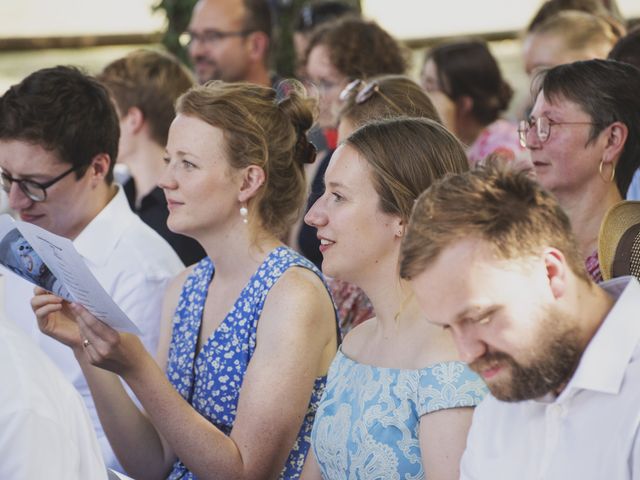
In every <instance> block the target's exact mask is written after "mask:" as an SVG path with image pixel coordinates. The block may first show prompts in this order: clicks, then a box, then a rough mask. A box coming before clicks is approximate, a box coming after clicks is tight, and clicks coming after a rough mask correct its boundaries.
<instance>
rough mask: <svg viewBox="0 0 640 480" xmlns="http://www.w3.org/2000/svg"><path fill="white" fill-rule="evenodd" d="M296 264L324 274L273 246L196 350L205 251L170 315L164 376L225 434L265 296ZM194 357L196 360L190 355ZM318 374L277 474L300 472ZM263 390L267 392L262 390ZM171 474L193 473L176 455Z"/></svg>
mask: <svg viewBox="0 0 640 480" xmlns="http://www.w3.org/2000/svg"><path fill="white" fill-rule="evenodd" d="M295 266H300V267H304V268H308V269H309V270H312V271H313V272H315V273H316V274H317V275H318V276H319V277H320V278H322V274H321V273H320V272H319V271H318V269H317V268H316V267H315V266H314V265H313V264H312V263H311V262H310V261H309V260H307V259H306V258H304V257H302V256H301V255H299V254H298V253H296V252H294V251H293V250H291V249H289V248H286V247H278V248H276V249H274V250H273V251H271V253H269V255H268V256H267V258H266V259H265V261H264V262H263V263H262V265H260V267H259V268H258V270H257V271H256V273H254V274H253V276H252V277H251V279H250V280H249V282H248V283H247V285H246V286H245V288H244V289H243V290H242V292H241V293H240V296H239V297H238V299H237V300H236V303H235V305H234V306H233V308H232V309H231V311H230V312H229V313H228V314H227V316H226V317H225V319H224V320H223V321H222V323H221V324H220V326H219V327H218V328H217V329H216V330H215V331H214V332H213V333H212V334H211V336H210V337H209V339H208V340H207V341H206V342H204V343H203V345H202V348H201V349H200V351H199V352H198V354H197V355H196V344H197V341H198V336H199V333H200V325H201V323H202V311H203V310H204V303H205V300H206V298H207V291H208V288H209V284H210V283H211V280H212V279H213V275H214V266H213V263H212V262H211V260H210V259H209V258H208V257H206V258H204V259H202V260H201V261H200V262H198V264H197V265H196V267H195V269H194V271H193V272H192V274H191V275H190V276H189V277H188V278H187V280H186V281H185V283H184V286H183V287H182V293H181V295H180V300H179V301H178V307H177V308H176V313H175V315H174V318H173V332H172V337H171V345H170V347H169V357H168V362H167V377H168V378H169V381H170V382H171V384H172V385H173V386H174V387H175V388H176V390H178V392H179V393H180V395H182V397H183V398H184V399H185V400H187V401H188V402H189V403H190V404H191V405H192V406H193V408H195V409H196V410H197V411H198V412H199V413H200V414H201V415H203V416H204V417H205V418H207V419H208V420H209V421H210V422H211V423H213V424H214V425H215V426H216V427H218V428H219V429H220V430H221V431H222V432H224V433H225V434H226V435H229V433H230V432H231V429H232V428H233V422H234V420H235V418H236V408H237V405H238V398H239V396H240V388H241V386H242V380H243V379H244V375H245V372H246V370H247V366H248V364H249V361H250V360H251V357H252V355H253V352H254V351H255V348H256V329H257V325H258V319H259V318H260V314H261V313H262V307H263V306H264V302H265V299H266V297H267V294H268V293H269V290H270V289H271V287H272V286H273V284H274V283H275V282H276V281H277V280H278V278H280V276H282V274H283V273H284V272H285V271H286V270H287V269H289V268H291V267H295ZM194 359H195V360H194ZM326 378H327V377H326V376H324V377H319V378H317V379H316V381H315V384H314V387H313V392H312V395H311V400H310V402H309V408H308V410H307V415H306V417H305V419H304V422H303V424H302V427H301V429H300V432H299V433H298V438H297V440H296V443H295V445H294V447H293V449H292V450H291V453H290V455H289V458H288V459H287V463H286V465H285V468H284V470H283V471H282V473H281V475H280V478H283V479H295V478H299V476H300V472H301V471H302V466H303V465H304V460H305V457H306V455H307V451H308V449H309V442H310V432H311V426H312V425H313V418H314V416H315V412H316V410H317V407H318V403H319V400H320V397H321V395H322V392H323V391H324V386H325V382H326ZM265 393H266V392H265ZM168 478H169V479H170V480H177V479H195V478H196V477H195V476H194V475H193V474H192V473H191V472H189V471H188V470H187V468H186V467H185V466H184V464H183V463H182V462H180V460H177V461H176V463H175V464H174V465H173V470H172V471H171V474H170V475H169V477H168Z"/></svg>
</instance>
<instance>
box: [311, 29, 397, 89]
mask: <svg viewBox="0 0 640 480" xmlns="http://www.w3.org/2000/svg"><path fill="white" fill-rule="evenodd" d="M319 45H324V46H325V47H326V48H327V50H328V51H329V59H330V60H331V63H332V64H333V66H334V67H335V68H336V69H337V70H338V71H339V72H340V73H342V74H343V75H345V76H346V77H348V78H350V79H356V78H360V79H363V78H368V77H372V76H374V75H382V74H385V73H389V74H391V73H395V74H403V73H405V70H406V69H407V65H408V62H407V53H406V52H405V50H404V48H403V47H402V46H401V45H400V44H399V43H398V42H397V41H396V40H395V39H394V38H393V37H392V36H391V35H389V33H387V32H386V31H385V30H383V29H382V28H381V27H380V26H379V25H378V24H377V23H375V22H372V21H369V20H364V19H362V18H359V17H354V16H346V17H341V18H339V19H338V20H335V21H332V22H328V23H325V24H322V25H320V26H319V27H318V29H317V30H316V31H315V32H314V33H313V35H312V36H311V38H310V39H309V46H308V47H307V51H306V54H305V63H306V61H307V60H308V59H309V53H310V52H311V50H313V49H314V48H315V47H317V46H319Z"/></svg>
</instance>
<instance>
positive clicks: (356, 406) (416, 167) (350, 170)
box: [302, 87, 486, 480]
mask: <svg viewBox="0 0 640 480" xmlns="http://www.w3.org/2000/svg"><path fill="white" fill-rule="evenodd" d="M371 88H375V87H371ZM363 96H364V94H363ZM361 98H362V97H361ZM467 169H468V167H467V161H466V156H465V153H464V150H463V148H462V146H461V145H460V143H459V142H458V140H457V139H456V138H455V137H454V136H453V135H452V134H451V133H449V132H448V131H447V130H446V129H445V128H444V127H442V126H441V125H440V124H439V123H437V122H435V121H433V120H428V119H423V118H422V119H420V118H407V117H403V118H397V119H390V120H383V121H379V122H372V123H368V124H366V125H364V126H363V127H361V128H359V129H358V130H356V131H355V132H354V133H353V134H352V135H351V136H350V137H349V138H347V139H346V140H345V141H344V142H343V143H342V144H341V145H340V146H339V147H338V148H337V150H336V151H335V153H334V154H333V156H332V158H331V162H330V164H329V167H328V168H327V171H326V174H325V184H326V190H325V192H324V194H323V195H322V196H321V197H320V198H319V199H318V200H317V201H316V203H315V204H314V205H313V207H312V208H311V210H309V212H308V213H307V215H306V217H305V221H306V222H308V223H309V224H311V225H313V226H314V227H316V228H317V229H318V236H319V238H320V240H321V246H320V250H321V251H322V254H323V257H324V258H323V262H322V268H323V270H324V271H325V272H326V273H327V274H328V275H330V276H333V277H335V278H338V279H340V280H344V281H347V282H350V283H353V284H356V285H358V286H359V287H361V288H362V289H363V290H364V292H365V293H366V294H367V296H368V297H369V298H370V299H371V302H372V304H373V307H374V310H375V312H376V316H375V317H374V318H372V319H371V320H368V321H366V322H364V323H362V324H361V325H359V326H358V327H356V328H354V329H353V330H351V332H350V333H349V334H348V335H347V336H346V337H345V339H344V342H343V344H342V347H341V348H340V349H339V351H338V353H337V355H336V358H335V359H334V361H333V363H332V365H331V368H330V371H329V376H328V379H327V388H326V390H325V394H324V395H323V398H322V400H321V402H320V406H319V407H318V412H317V414H316V420H315V423H314V426H313V431H312V435H311V443H312V451H311V453H310V454H309V456H308V458H307V462H306V464H305V468H304V470H303V474H302V478H303V479H304V480H310V479H320V478H323V479H325V480H342V479H346V478H385V479H386V478H414V479H423V478H439V479H443V478H446V479H454V478H456V479H457V478H458V477H459V469H458V464H459V459H460V456H461V454H462V451H463V449H464V446H465V442H466V434H467V430H468V428H469V425H470V422H471V415H472V407H474V406H475V405H477V404H478V403H479V402H480V401H481V400H482V398H483V396H484V395H485V393H486V387H485V385H484V383H483V382H482V380H481V379H480V378H479V377H478V376H477V375H476V374H475V373H473V372H472V371H471V370H470V369H469V368H468V367H467V365H466V364H464V363H462V362H460V361H458V360H457V354H456V351H455V346H454V345H453V343H452V340H451V338H450V337H449V336H448V335H447V332H445V331H443V330H442V329H440V328H436V327H434V326H430V325H429V324H428V323H427V322H426V321H425V320H424V314H423V313H422V312H421V311H420V309H419V307H418V305H417V304H416V301H415V299H414V297H413V294H412V292H411V290H410V288H409V286H408V285H407V283H406V282H404V281H403V280H401V279H400V277H399V272H398V258H399V254H400V242H401V240H402V237H403V235H404V231H405V228H406V225H407V222H408V219H409V215H410V213H411V208H412V206H413V202H414V201H415V199H416V198H417V197H418V196H419V195H420V193H422V191H424V190H425V189H426V188H428V187H429V186H430V185H431V183H432V182H433V181H435V180H437V179H438V178H441V177H443V176H444V175H446V174H447V173H458V172H463V171H465V170H467Z"/></svg>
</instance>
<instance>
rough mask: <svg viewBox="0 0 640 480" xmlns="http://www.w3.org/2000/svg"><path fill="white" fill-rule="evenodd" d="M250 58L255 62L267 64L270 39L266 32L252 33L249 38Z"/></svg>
mask: <svg viewBox="0 0 640 480" xmlns="http://www.w3.org/2000/svg"><path fill="white" fill-rule="evenodd" d="M247 41H248V44H249V56H250V58H251V59H252V60H253V61H256V62H264V63H266V58H267V52H268V50H269V37H268V36H267V34H266V33H264V32H252V33H250V34H249V36H248V37H247Z"/></svg>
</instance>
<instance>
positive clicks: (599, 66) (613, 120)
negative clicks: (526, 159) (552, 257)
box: [519, 60, 640, 281]
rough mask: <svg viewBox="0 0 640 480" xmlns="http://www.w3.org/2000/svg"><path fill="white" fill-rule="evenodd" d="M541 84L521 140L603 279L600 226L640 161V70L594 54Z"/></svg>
mask: <svg viewBox="0 0 640 480" xmlns="http://www.w3.org/2000/svg"><path fill="white" fill-rule="evenodd" d="M536 84H537V85H538V86H539V89H538V92H537V95H536V97H535V98H536V101H535V104H534V106H533V109H532V110H531V115H530V117H529V118H528V119H527V120H525V121H523V122H521V123H520V129H519V130H520V140H521V142H522V144H523V145H525V146H526V147H527V148H528V149H529V150H530V152H531V160H532V161H533V165H534V169H535V172H536V176H537V179H538V181H539V182H540V184H541V185H542V186H544V187H545V188H546V189H548V190H550V191H551V192H553V193H554V194H555V195H556V197H557V198H558V200H559V202H560V205H562V207H563V208H564V209H565V211H566V212H567V214H568V216H569V219H570V220H571V224H572V227H573V231H574V234H575V236H576V238H577V240H578V245H579V247H580V249H581V251H582V254H583V256H584V258H585V264H586V268H587V270H588V272H589V274H590V275H591V276H592V278H593V279H594V280H595V281H602V275H601V273H600V266H599V262H598V255H597V245H598V234H599V231H600V225H601V223H602V219H603V218H604V215H605V213H606V212H607V210H608V209H609V208H611V207H612V206H613V205H615V204H616V203H618V202H620V201H621V200H622V199H623V198H624V195H625V193H626V192H627V189H628V188H629V184H630V183H631V179H632V177H633V174H634V172H635V171H636V169H637V168H638V165H639V164H640V97H638V91H640V70H638V69H637V68H635V67H633V66H632V65H627V64H624V63H620V62H614V61H607V60H587V61H580V62H574V63H569V64H566V65H559V66H557V67H554V68H552V69H550V70H548V71H546V72H543V73H542V76H541V77H540V78H538V79H537V80H536Z"/></svg>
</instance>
